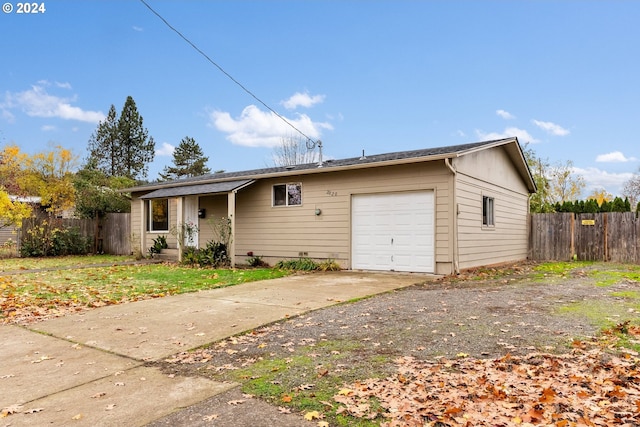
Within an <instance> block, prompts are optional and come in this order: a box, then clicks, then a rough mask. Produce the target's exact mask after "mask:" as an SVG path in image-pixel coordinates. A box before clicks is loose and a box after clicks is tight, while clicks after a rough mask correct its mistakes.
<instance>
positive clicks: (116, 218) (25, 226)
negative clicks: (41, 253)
mask: <svg viewBox="0 0 640 427" xmlns="http://www.w3.org/2000/svg"><path fill="white" fill-rule="evenodd" d="M45 221H46V224H47V225H46V227H54V228H77V229H78V231H79V233H80V234H81V235H82V236H84V237H87V238H89V239H90V240H91V242H96V244H95V245H93V244H92V246H91V247H92V249H93V250H96V251H97V252H101V253H105V254H111V255H129V254H131V238H130V236H131V214H130V213H113V214H107V215H106V217H105V218H102V219H101V221H100V223H99V224H98V226H97V227H96V222H95V220H94V219H78V218H64V219H61V218H49V217H46V216H38V217H36V218H28V219H25V220H23V221H22V230H23V231H24V232H28V230H30V229H31V228H33V227H37V226H41V225H42V224H44V223H45ZM96 233H97V236H96Z"/></svg>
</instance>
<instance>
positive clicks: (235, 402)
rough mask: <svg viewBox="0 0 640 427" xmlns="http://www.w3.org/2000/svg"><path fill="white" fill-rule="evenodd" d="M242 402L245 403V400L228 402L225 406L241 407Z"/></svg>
mask: <svg viewBox="0 0 640 427" xmlns="http://www.w3.org/2000/svg"><path fill="white" fill-rule="evenodd" d="M244 402H246V400H242V399H238V400H230V401H228V402H227V405H241V404H243V403H244Z"/></svg>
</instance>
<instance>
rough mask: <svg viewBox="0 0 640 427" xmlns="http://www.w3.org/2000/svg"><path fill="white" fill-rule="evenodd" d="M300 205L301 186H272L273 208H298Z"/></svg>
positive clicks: (297, 184)
mask: <svg viewBox="0 0 640 427" xmlns="http://www.w3.org/2000/svg"><path fill="white" fill-rule="evenodd" d="M301 204H302V184H300V183H296V184H278V185H274V186H273V206H299V205H301Z"/></svg>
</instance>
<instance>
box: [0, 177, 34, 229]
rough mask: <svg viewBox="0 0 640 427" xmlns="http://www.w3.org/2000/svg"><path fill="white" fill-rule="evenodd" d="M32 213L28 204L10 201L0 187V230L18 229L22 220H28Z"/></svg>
mask: <svg viewBox="0 0 640 427" xmlns="http://www.w3.org/2000/svg"><path fill="white" fill-rule="evenodd" d="M32 212H33V210H32V208H31V206H30V205H29V204H28V203H24V202H20V201H18V200H11V197H10V196H9V194H8V193H7V192H6V191H5V190H4V189H3V188H1V187H0V228H4V227H9V226H15V227H20V226H21V225H22V220H23V219H25V218H29V217H30V216H31V214H32Z"/></svg>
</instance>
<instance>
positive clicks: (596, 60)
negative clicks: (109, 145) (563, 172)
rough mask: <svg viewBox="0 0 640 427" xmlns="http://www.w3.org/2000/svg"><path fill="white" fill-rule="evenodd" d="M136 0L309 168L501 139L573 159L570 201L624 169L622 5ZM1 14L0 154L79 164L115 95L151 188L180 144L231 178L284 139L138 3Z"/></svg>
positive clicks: (627, 165)
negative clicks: (134, 120)
mask: <svg viewBox="0 0 640 427" xmlns="http://www.w3.org/2000/svg"><path fill="white" fill-rule="evenodd" d="M147 1H148V3H149V5H150V6H151V7H152V8H154V9H155V10H156V11H157V12H158V13H159V14H160V15H162V16H163V17H164V18H165V19H166V20H167V21H168V22H169V23H171V25H173V26H174V27H175V28H176V29H178V30H179V31H181V32H182V33H183V34H184V35H185V36H186V37H187V38H188V39H190V40H191V41H192V42H193V43H194V44H195V45H196V46H198V48H200V49H201V50H202V51H203V52H205V53H206V54H207V55H208V56H209V57H210V58H211V59H212V60H213V61H215V62H216V63H217V64H218V65H219V66H221V67H222V68H223V69H224V70H226V71H227V72H228V73H229V74H230V75H232V76H233V77H234V78H235V79H236V80H237V81H238V82H240V83H242V84H243V85H244V86H245V87H246V88H247V89H249V90H250V91H251V92H252V93H254V94H255V95H256V96H257V97H258V98H259V99H261V100H262V101H263V102H265V103H266V104H267V105H269V106H270V107H271V108H273V109H274V110H276V111H277V112H278V113H279V114H281V115H282V116H284V117H286V118H287V119H288V120H289V121H290V122H291V123H293V124H294V125H295V126H296V127H297V128H298V129H300V130H302V131H303V132H304V133H305V134H307V135H308V136H310V137H311V138H313V139H317V138H319V139H321V140H322V141H323V147H324V149H323V151H324V154H325V156H327V157H331V158H345V157H354V156H358V155H360V154H361V152H362V150H365V151H366V153H371V154H376V153H385V152H390V151H401V150H411V149H418V148H428V147H436V146H443V145H455V144H462V143H467V142H476V141H482V140H487V139H495V138H500V137H507V136H517V137H518V138H519V140H520V142H521V143H523V144H524V143H529V144H531V145H530V146H531V147H533V149H534V150H535V151H536V152H537V154H538V155H540V156H541V157H543V158H549V160H551V161H552V162H555V161H558V162H565V161H567V160H571V161H573V163H574V166H575V172H576V173H579V174H582V175H583V176H584V178H585V180H586V182H587V189H586V190H585V194H583V196H587V195H588V193H590V192H591V191H592V190H593V189H594V188H596V187H600V188H604V189H605V190H607V191H609V192H610V193H612V194H614V195H616V194H619V192H620V189H621V188H620V186H621V184H622V183H623V182H624V181H626V180H627V179H629V178H630V177H631V175H632V174H633V173H636V172H638V170H639V169H638V168H639V166H640V152H639V147H640V144H639V143H638V140H637V135H636V134H635V126H636V125H637V124H638V122H639V119H640V84H638V82H639V80H638V76H640V43H639V40H640V26H639V25H638V20H639V19H640V2H633V1H606V2H602V1H563V2H560V1H517V2H516V1H513V2H507V1H482V0H474V1H417V0H415V1H403V0H394V1H382V0H375V1H329V0H324V1H314V0H305V1H293V0H288V1H270V0H261V1H242V0H234V1H207V2H205V1H171V0H162V1H160V0H147ZM4 3H7V2H4ZM8 3H9V4H10V5H12V6H13V9H14V10H13V11H12V12H11V13H0V40H1V41H0V58H2V59H1V61H0V62H1V64H2V66H0V145H5V144H11V143H15V144H17V145H19V146H20V147H21V148H22V149H23V150H25V151H27V152H36V151H39V150H43V149H46V148H47V147H48V144H56V145H58V144H59V145H62V146H64V147H66V148H71V149H73V151H74V152H75V154H77V155H78V157H79V159H80V162H82V160H83V159H84V158H86V155H87V150H86V146H87V141H88V140H89V137H90V136H91V134H92V132H93V131H94V130H95V129H96V126H97V123H98V122H99V120H101V119H102V118H103V117H104V115H105V114H106V113H107V111H108V110H109V107H110V106H111V105H112V104H113V105H115V107H116V109H117V111H118V112H119V111H120V110H121V109H122V106H123V104H124V101H125V99H126V97H127V96H129V95H131V96H132V97H133V98H134V100H135V101H136V104H137V106H138V110H139V112H140V114H141V115H142V116H143V118H144V125H145V126H146V127H147V129H148V130H149V134H150V135H152V136H153V137H154V139H155V142H156V150H157V152H156V157H155V160H154V162H153V164H152V165H151V166H150V171H149V176H148V178H149V179H151V180H153V179H156V178H157V176H158V172H159V171H161V170H162V169H163V167H164V166H166V165H169V164H171V159H172V157H171V148H172V147H175V146H177V145H178V143H179V142H180V140H181V139H182V138H183V137H185V136H190V137H193V138H194V139H195V140H196V142H198V144H200V146H201V147H202V148H203V150H204V152H205V154H206V155H207V156H209V164H208V165H209V167H210V168H211V169H212V170H220V169H224V170H226V171H236V170H245V169H253V168H261V167H265V166H272V165H273V158H272V156H273V146H274V145H278V144H280V143H281V141H282V140H283V138H288V137H292V136H296V135H297V134H296V132H295V131H294V130H293V129H291V128H289V127H288V126H287V125H286V124H284V122H282V121H281V120H280V119H278V118H277V117H275V116H274V115H273V114H272V113H271V112H270V111H268V110H267V109H266V108H265V107H264V106H263V105H262V104H260V103H259V102H257V101H256V100H255V99H254V98H252V97H251V96H250V95H249V94H247V93H246V92H244V91H243V90H242V89H241V88H240V87H238V86H237V85H236V84H235V83H234V82H233V81H231V80H230V79H229V78H228V77H227V76H225V75H224V74H223V73H222V72H220V70H218V69H217V68H216V67H215V66H213V65H212V64H211V63H209V62H208V61H207V60H206V59H205V58H204V57H203V56H201V55H200V54H199V53H198V52H196V51H195V50H194V49H193V48H192V47H191V46H189V45H188V44H187V43H186V42H185V41H184V40H182V39H181V38H180V37H179V36H178V35H177V34H176V33H174V32H173V31H171V30H170V29H169V28H168V27H167V26H166V25H165V24H164V23H163V22H162V21H161V20H160V19H159V18H158V17H157V16H155V15H154V14H153V13H152V12H151V11H150V10H149V9H148V8H147V7H146V6H145V5H144V4H143V3H142V2H140V1H137V0H129V1H82V2H80V1H71V0H69V1H63V0H50V1H45V2H44V5H45V9H46V11H45V12H44V13H38V14H18V13H16V9H17V2H13V1H9V2H8ZM5 7H6V4H5Z"/></svg>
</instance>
